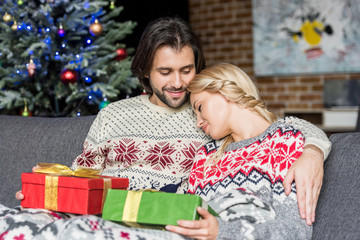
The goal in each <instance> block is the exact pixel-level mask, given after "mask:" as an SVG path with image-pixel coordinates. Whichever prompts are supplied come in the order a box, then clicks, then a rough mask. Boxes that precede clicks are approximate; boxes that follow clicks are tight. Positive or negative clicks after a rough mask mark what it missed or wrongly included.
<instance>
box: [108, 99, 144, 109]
mask: <svg viewBox="0 0 360 240" xmlns="http://www.w3.org/2000/svg"><path fill="white" fill-rule="evenodd" d="M144 106H145V105H144V104H143V103H142V101H141V98H140V96H136V97H131V98H126V99H121V100H118V101H115V102H112V103H110V104H109V105H107V106H106V108H104V110H106V111H117V112H118V111H121V112H122V111H127V110H128V109H130V108H131V109H136V108H143V107H144Z"/></svg>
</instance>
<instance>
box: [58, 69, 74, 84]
mask: <svg viewBox="0 0 360 240" xmlns="http://www.w3.org/2000/svg"><path fill="white" fill-rule="evenodd" d="M60 80H61V81H62V83H64V84H69V83H76V81H77V80H78V74H77V72H76V71H75V70H71V69H65V70H64V71H62V72H61V74H60Z"/></svg>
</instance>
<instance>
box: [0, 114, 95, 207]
mask: <svg viewBox="0 0 360 240" xmlns="http://www.w3.org/2000/svg"><path fill="white" fill-rule="evenodd" d="M94 119H95V116H86V117H74V118H41V117H29V118H26V117H20V116H4V115H0V164H1V165H0V166H1V170H0V183H1V184H0V192H1V194H0V203H1V204H3V205H5V206H8V207H14V206H16V205H19V204H20V202H19V201H17V200H16V199H15V193H16V191H18V190H21V177H20V176H21V173H22V172H31V170H32V167H33V166H35V165H36V164H37V163H39V162H51V163H52V162H53V163H61V164H65V165H67V166H70V165H71V163H72V161H73V160H74V158H75V157H76V156H77V155H79V154H80V153H81V151H82V145H83V142H84V139H85V137H86V135H87V132H88V130H89V128H90V125H91V124H92V122H93V120H94Z"/></svg>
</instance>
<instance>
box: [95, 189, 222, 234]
mask: <svg viewBox="0 0 360 240" xmlns="http://www.w3.org/2000/svg"><path fill="white" fill-rule="evenodd" d="M199 206H200V207H203V208H205V209H208V211H209V212H210V213H212V214H213V215H215V216H217V214H216V213H215V212H214V211H213V210H212V209H211V208H210V207H209V206H208V205H207V203H206V202H205V201H203V200H202V199H201V197H199V196H197V195H190V194H175V193H166V192H158V191H128V190H116V189H109V190H108V194H107V196H106V200H105V204H104V208H103V213H102V218H103V219H106V220H110V221H115V222H120V223H123V224H125V225H128V226H131V227H150V228H157V229H164V227H165V226H166V225H177V221H178V220H180V219H181V220H199V219H200V215H199V214H198V213H197V211H196V208H197V207H199Z"/></svg>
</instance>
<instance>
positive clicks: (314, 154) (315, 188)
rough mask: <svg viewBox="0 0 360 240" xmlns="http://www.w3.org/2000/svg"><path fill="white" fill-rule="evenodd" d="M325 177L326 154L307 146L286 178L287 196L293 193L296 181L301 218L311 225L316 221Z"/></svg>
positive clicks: (284, 183)
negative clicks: (316, 211)
mask: <svg viewBox="0 0 360 240" xmlns="http://www.w3.org/2000/svg"><path fill="white" fill-rule="evenodd" d="M323 177H324V154H323V152H322V151H321V150H320V149H319V148H317V147H316V146H313V145H307V146H305V148H304V151H303V153H302V155H301V156H300V157H299V158H298V159H297V160H296V161H295V162H294V164H293V165H292V166H291V168H290V169H289V171H288V173H287V174H286V176H285V179H284V182H283V185H284V188H285V194H286V195H289V194H290V192H291V183H292V182H293V181H294V180H295V184H296V192H297V200H298V205H299V211H300V216H301V217H302V218H303V219H306V223H307V224H308V225H311V224H312V223H313V222H314V221H315V209H316V205H317V201H318V199H319V195H320V190H321V186H322V181H323Z"/></svg>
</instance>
